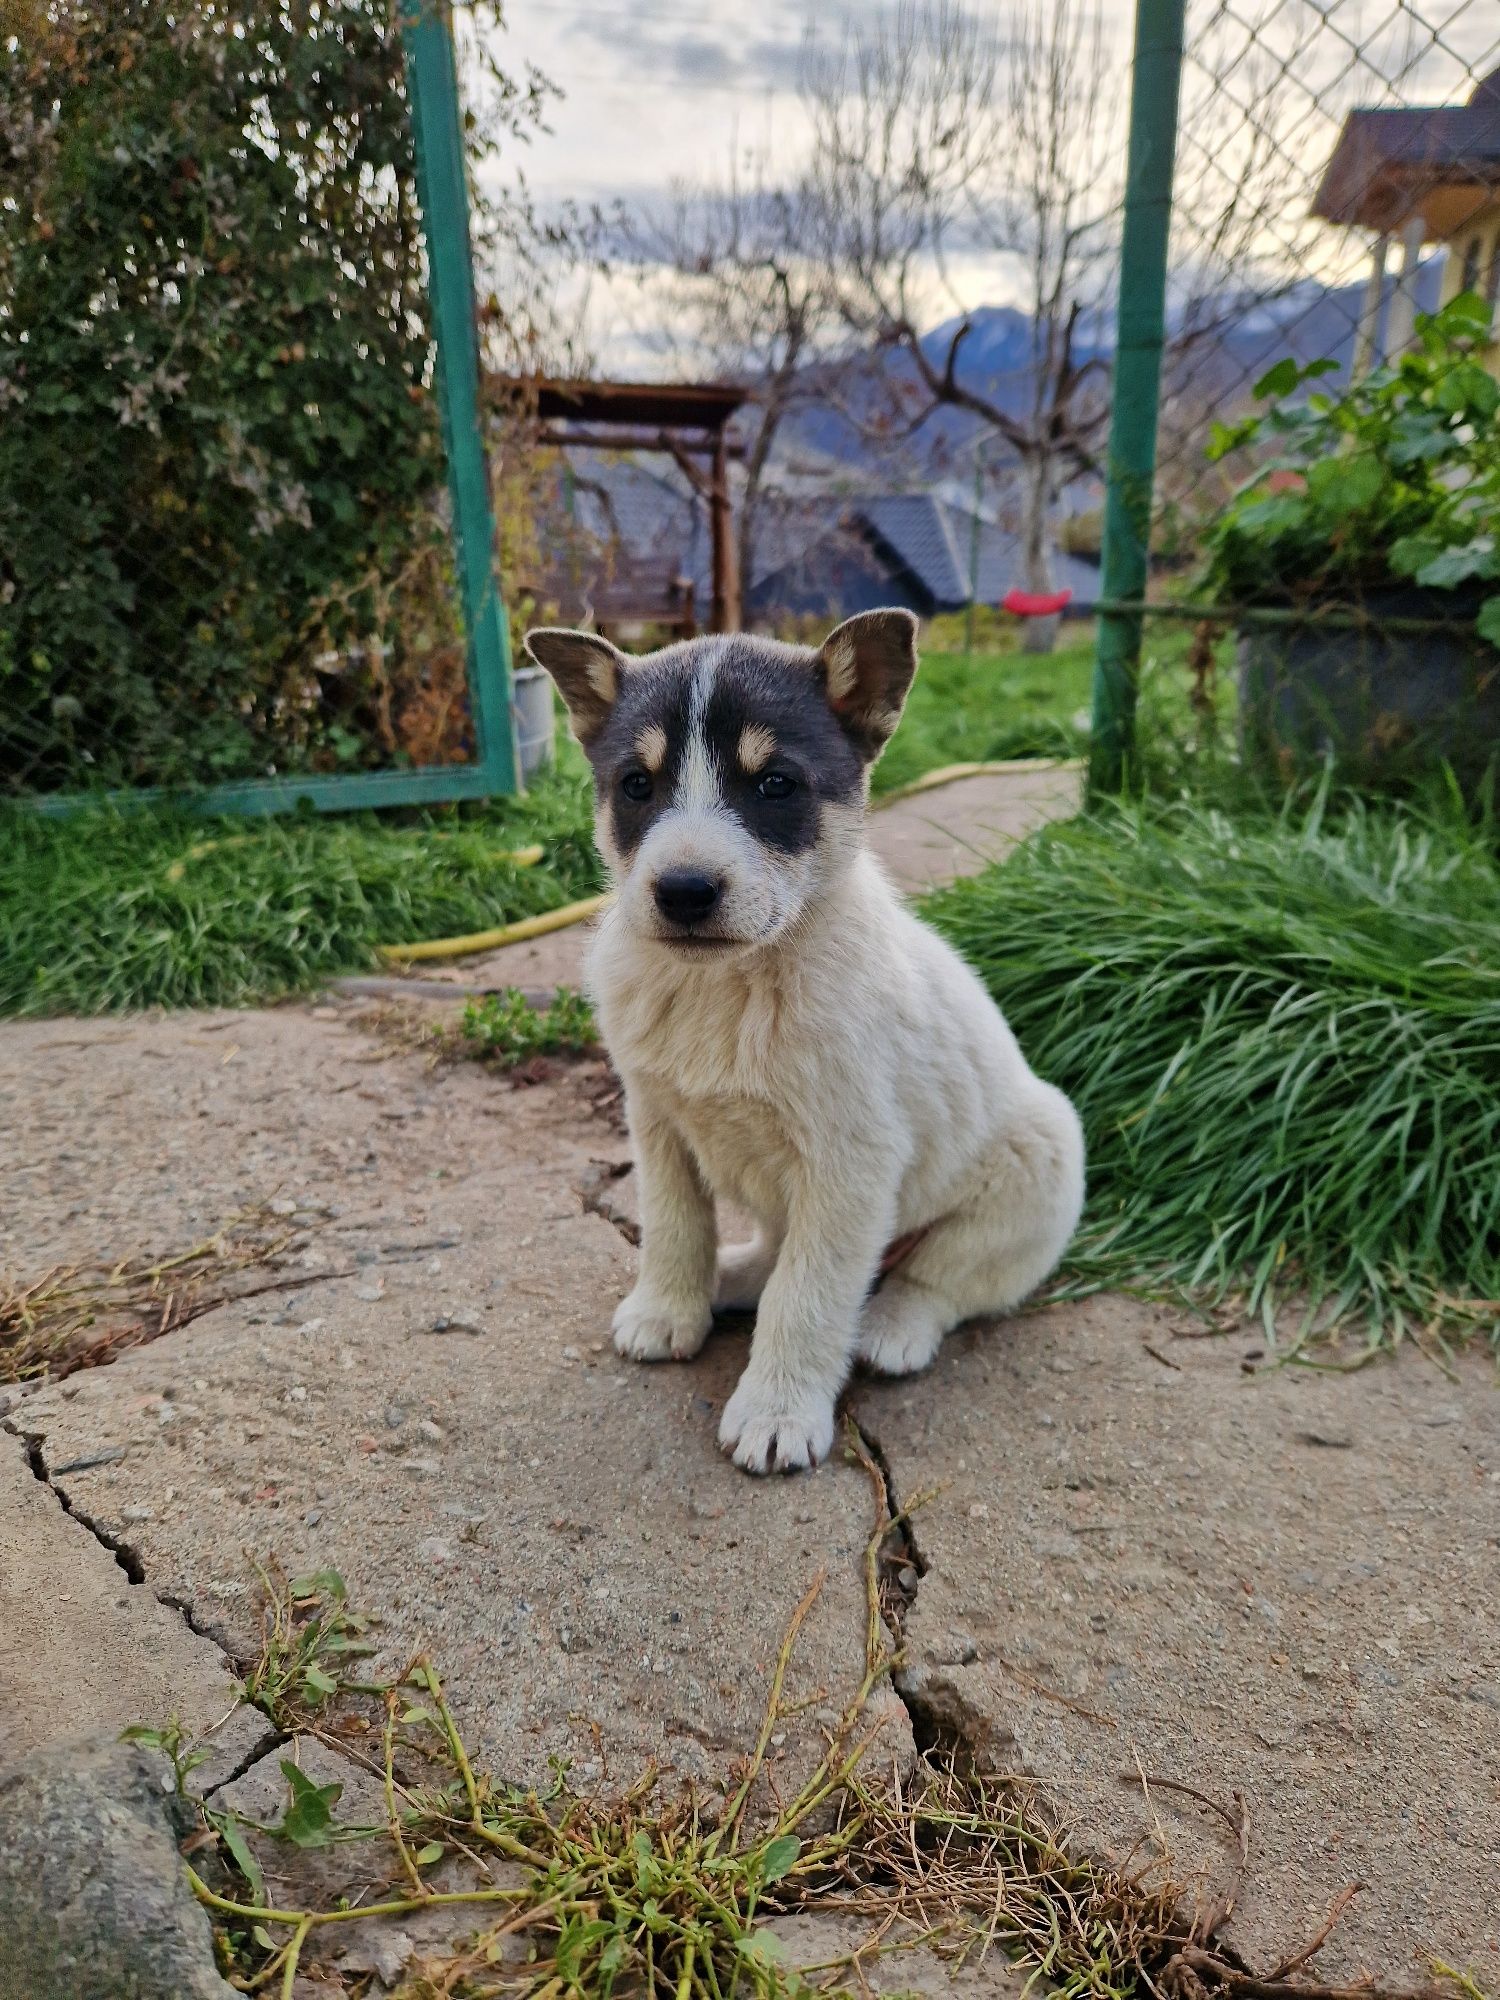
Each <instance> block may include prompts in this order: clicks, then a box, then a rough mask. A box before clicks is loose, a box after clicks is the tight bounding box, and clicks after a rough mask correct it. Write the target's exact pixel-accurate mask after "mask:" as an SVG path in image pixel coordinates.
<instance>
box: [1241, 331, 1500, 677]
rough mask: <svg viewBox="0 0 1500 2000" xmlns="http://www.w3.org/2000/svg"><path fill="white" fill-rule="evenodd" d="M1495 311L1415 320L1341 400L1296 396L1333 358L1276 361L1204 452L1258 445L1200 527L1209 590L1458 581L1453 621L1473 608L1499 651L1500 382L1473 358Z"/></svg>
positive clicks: (1287, 595) (1266, 593) (1266, 598)
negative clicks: (1243, 413)
mask: <svg viewBox="0 0 1500 2000" xmlns="http://www.w3.org/2000/svg"><path fill="white" fill-rule="evenodd" d="M1491 316H1492V315H1491V308H1490V307H1489V306H1488V305H1487V304H1485V302H1484V301H1483V300H1482V299H1480V298H1478V297H1476V296H1475V295H1474V294H1472V293H1465V294H1463V295H1461V296H1460V297H1459V298H1456V299H1454V300H1452V301H1451V302H1450V303H1449V304H1448V305H1447V306H1445V307H1444V308H1443V310H1442V311H1441V312H1439V313H1436V314H1433V315H1430V316H1426V315H1424V316H1423V317H1421V318H1420V319H1419V320H1418V338H1417V344H1416V346H1415V347H1414V348H1413V349H1412V350H1411V351H1409V352H1408V353H1405V354H1403V355H1401V356H1400V358H1399V359H1398V360H1396V361H1394V362H1392V363H1391V364H1390V365H1389V366H1387V367H1384V368H1379V369H1377V370H1375V371H1374V372H1373V373H1372V374H1370V375H1367V376H1365V377H1364V378H1363V380H1361V381H1358V382H1354V383H1351V384H1349V386H1348V387H1347V388H1345V389H1344V390H1343V392H1342V394H1339V395H1330V394H1327V393H1325V392H1324V391H1322V390H1313V391H1311V392H1310V393H1305V392H1306V389H1307V384H1308V383H1309V382H1311V381H1314V380H1316V379H1317V378H1318V377H1320V376H1323V375H1326V374H1328V373H1329V372H1330V371H1332V370H1334V369H1335V368H1336V367H1337V363H1335V362H1331V361H1315V362H1312V363H1311V364H1310V365H1309V366H1307V367H1299V366H1298V365H1297V363H1296V362H1295V361H1291V360H1285V361H1280V362H1278V363H1277V365H1276V366H1275V367H1274V368H1273V369H1271V371H1270V372H1269V373H1268V374H1267V375H1265V376H1263V377H1262V379H1261V380H1260V381H1259V382H1258V383H1257V384H1256V387H1255V393H1256V394H1257V396H1260V397H1262V398H1264V399H1266V400H1267V402H1268V403H1269V407H1268V408H1267V409H1266V410H1264V411H1262V412H1261V413H1260V414H1259V415H1257V416H1252V417H1247V418H1245V419H1244V420H1243V421H1242V422H1240V423H1237V424H1233V425H1227V426H1226V425H1223V424H1216V425H1215V426H1214V433H1213V440H1212V443H1211V445H1210V452H1209V455H1210V457H1213V458H1223V457H1224V456H1225V455H1226V454H1228V453H1229V452H1232V451H1238V450H1241V449H1245V448H1250V449H1253V450H1255V451H1257V452H1259V453H1263V454H1265V455H1264V456H1262V457H1261V459H1260V462H1259V463H1258V464H1257V466H1256V469H1255V471H1254V473H1253V474H1252V476H1251V477H1250V479H1249V480H1248V481H1247V482H1246V483H1245V485H1244V486H1242V487H1241V489H1240V491H1239V492H1238V494H1236V496H1235V497H1234V499H1233V500H1232V501H1231V502H1230V504H1229V506H1228V507H1227V508H1226V509H1225V510H1224V512H1223V513H1222V514H1221V515H1220V516H1219V517H1218V519H1217V520H1216V522H1215V523H1214V525H1213V527H1212V529H1211V530H1210V532H1209V535H1208V538H1207V559H1206V564H1205V569H1204V574H1203V587H1204V589H1205V591H1206V592H1207V593H1208V594H1209V595H1211V596H1214V597H1218V598H1221V599H1223V600H1224V601H1226V602H1228V603H1231V604H1266V603H1271V604H1285V603H1288V602H1293V603H1297V602H1306V601H1310V600H1315V599H1323V598H1327V597H1330V596H1332V597H1346V598H1352V599H1357V598H1358V597H1360V596H1361V595H1363V594H1364V593H1366V592H1367V591H1369V590H1371V589H1375V588H1379V587H1382V586H1385V587H1390V586H1392V585H1397V586H1399V585H1404V584H1416V585H1419V586H1427V587H1431V588H1434V589H1441V590H1454V589H1457V588H1459V587H1461V586H1466V587H1467V589H1466V591H1465V594H1464V596H1463V597H1462V598H1461V599H1460V600H1459V601H1458V602H1456V604H1455V616H1457V617H1468V616H1476V622H1477V628H1478V630H1479V632H1480V634H1481V635H1482V636H1483V637H1485V638H1487V639H1489V640H1491V641H1492V642H1493V643H1494V644H1495V645H1497V646H1500V541H1497V523H1500V422H1497V411H1500V383H1497V382H1496V380H1495V378H1494V377H1493V376H1492V375H1490V374H1488V373H1487V372H1486V370H1485V369H1484V368H1483V366H1481V364H1480V361H1479V359H1478V355H1479V351H1480V349H1481V348H1482V346H1483V345H1484V343H1485V341H1486V340H1487V339H1488V336H1489V328H1490V321H1491ZM1491 585H1492V586H1494V587H1495V588H1494V591H1493V594H1491V593H1490V592H1489V591H1488V590H1487V589H1486V588H1485V586H1491Z"/></svg>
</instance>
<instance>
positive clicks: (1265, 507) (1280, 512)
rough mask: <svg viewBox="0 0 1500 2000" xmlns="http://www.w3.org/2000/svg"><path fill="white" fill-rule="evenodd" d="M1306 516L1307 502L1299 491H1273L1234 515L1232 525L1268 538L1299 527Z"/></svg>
mask: <svg viewBox="0 0 1500 2000" xmlns="http://www.w3.org/2000/svg"><path fill="white" fill-rule="evenodd" d="M1306 518H1307V502H1306V501H1305V500H1304V499H1303V497H1302V495H1301V494H1300V493H1273V494H1271V495H1270V497H1269V498H1268V499H1265V500H1255V501H1252V502H1251V504H1250V505H1249V506H1248V507H1245V508H1243V509H1241V511H1240V512H1239V514H1237V515H1236V516H1235V521H1234V525H1235V527H1237V528H1243V529H1245V530H1246V531H1247V532H1248V533H1253V534H1255V535H1256V536H1257V537H1262V536H1263V537H1265V538H1267V539H1270V538H1271V537H1273V536H1276V535H1281V534H1285V533H1286V531H1287V530H1288V529H1289V528H1300V527H1301V526H1302V524H1303V522H1304V521H1305V520H1306Z"/></svg>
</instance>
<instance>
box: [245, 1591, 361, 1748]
mask: <svg viewBox="0 0 1500 2000" xmlns="http://www.w3.org/2000/svg"><path fill="white" fill-rule="evenodd" d="M257 1574H258V1576H259V1577H260V1582H261V1593H262V1611H261V1624H262V1633H261V1649H260V1657H259V1658H258V1659H257V1660H256V1662H255V1664H254V1665H253V1666H252V1667H251V1669H250V1671H249V1673H248V1674H247V1675H246V1676H245V1699H246V1700H247V1701H248V1702H250V1703H252V1704H253V1705H254V1706H255V1707H256V1708H258V1709H259V1710H260V1711H261V1713H262V1714H263V1715H265V1716H267V1717H268V1718H269V1719H270V1721H271V1722H273V1723H274V1724H275V1726H276V1727H277V1729H279V1730H280V1731H281V1732H282V1734H283V1735H284V1736H290V1735H291V1734H293V1733H294V1731H296V1730H298V1729H300V1728H302V1727H304V1726H305V1725H306V1724H307V1723H308V1722H309V1721H310V1720H312V1718H313V1717H315V1716H316V1715H317V1714H318V1713H319V1712H320V1711H321V1710H323V1709H324V1708H325V1707H326V1706H327V1704H328V1703H329V1702H330V1701H332V1700H333V1699H334V1697H335V1696H337V1695H340V1694H354V1693H365V1692H370V1691H372V1687H373V1684H371V1683H366V1682H362V1681H358V1680H355V1679H353V1678H351V1677H350V1676H349V1674H348V1673H347V1671H346V1668H347V1664H348V1662H349V1661H351V1660H355V1659H361V1658H365V1657H367V1656H368V1655H369V1654H371V1653H373V1652H374V1650H375V1648H374V1646H373V1645H372V1644H371V1642H370V1641H369V1640H368V1639H367V1638H366V1637H365V1634H366V1632H367V1631H368V1629H369V1626H368V1621H367V1620H366V1619H364V1618H361V1617H358V1616H357V1615H356V1614H355V1613H354V1612H352V1611H351V1610H350V1609H349V1606H348V1601H347V1600H348V1592H347V1591H346V1589H345V1587H344V1579H343V1578H342V1577H341V1576H340V1575H339V1573H338V1571H337V1570H336V1569H320V1570H318V1571H317V1572H316V1574H314V1575H312V1576H300V1577H294V1578H292V1579H291V1581H290V1582H288V1581H287V1579H286V1578H285V1577H284V1576H283V1575H282V1574H281V1572H280V1570H279V1569H277V1568H276V1567H275V1565H274V1564H273V1565H271V1566H270V1567H269V1568H265V1569H257ZM373 1691H375V1692H379V1690H378V1689H374V1690H373Z"/></svg>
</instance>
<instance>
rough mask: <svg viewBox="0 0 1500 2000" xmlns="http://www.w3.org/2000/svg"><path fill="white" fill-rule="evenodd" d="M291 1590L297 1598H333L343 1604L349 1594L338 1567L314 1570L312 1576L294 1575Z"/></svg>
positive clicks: (337, 1602) (335, 1601)
mask: <svg viewBox="0 0 1500 2000" xmlns="http://www.w3.org/2000/svg"><path fill="white" fill-rule="evenodd" d="M291 1592H292V1595H293V1597H297V1598H309V1597H316V1598H331V1599H332V1600H333V1602H334V1603H335V1604H342V1603H343V1601H344V1599H345V1598H346V1597H347V1596H348V1594H349V1593H348V1590H347V1588H346V1586H345V1583H344V1579H343V1578H342V1577H341V1576H340V1575H339V1573H338V1571H337V1570H336V1569H319V1570H314V1571H313V1573H312V1575H311V1576H294V1577H293V1578H292V1582H291Z"/></svg>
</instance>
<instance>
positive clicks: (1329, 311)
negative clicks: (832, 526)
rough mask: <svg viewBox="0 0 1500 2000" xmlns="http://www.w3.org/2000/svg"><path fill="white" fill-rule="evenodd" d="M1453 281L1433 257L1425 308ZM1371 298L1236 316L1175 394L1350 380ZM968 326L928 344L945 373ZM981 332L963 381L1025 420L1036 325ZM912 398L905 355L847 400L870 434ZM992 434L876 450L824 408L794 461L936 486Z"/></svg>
mask: <svg viewBox="0 0 1500 2000" xmlns="http://www.w3.org/2000/svg"><path fill="white" fill-rule="evenodd" d="M1441 283H1442V258H1441V257H1432V258H1429V259H1428V260H1427V261H1426V262H1425V263H1423V264H1422V266H1421V267H1420V269H1419V271H1418V275H1417V304H1418V306H1419V308H1420V309H1421V310H1422V311H1424V312H1432V311H1435V310H1436V308H1437V302H1438V294H1439V291H1440V288H1441ZM1363 295H1364V286H1363V284H1362V283H1359V284H1351V285H1339V286H1327V285H1321V284H1318V283H1316V282H1315V281H1313V280H1306V281H1303V282H1302V283H1299V284H1297V285H1294V286H1291V287H1290V288H1289V289H1288V290H1287V291H1285V292H1283V293H1282V294H1280V295H1279V296H1278V297H1276V298H1274V299H1268V300H1266V301H1264V302H1262V303H1259V304H1256V305H1253V306H1251V307H1249V308H1248V309H1244V310H1240V311H1235V310H1233V309H1230V308H1226V315H1225V324H1224V325H1222V326H1219V327H1215V328H1214V329H1213V331H1212V332H1208V333H1204V334H1201V335H1199V336H1198V337H1197V338H1195V339H1193V340H1192V341H1191V343H1190V344H1189V345H1188V346H1187V347H1186V348H1185V349H1183V350H1180V351H1179V353H1178V354H1177V356H1176V357H1175V359H1174V356H1173V353H1172V350H1171V347H1170V345H1169V348H1168V357H1167V364H1166V379H1167V386H1168V389H1169V391H1170V389H1171V387H1172V386H1173V381H1174V375H1175V376H1176V377H1177V379H1178V380H1181V379H1183V378H1186V377H1190V379H1191V383H1192V388H1193V394H1194V397H1195V400H1197V401H1198V402H1205V401H1206V402H1208V403H1210V404H1212V403H1213V402H1214V401H1215V400H1218V401H1219V402H1221V404H1222V409H1223V410H1224V411H1226V412H1227V411H1228V410H1230V409H1232V408H1234V407H1236V406H1237V405H1239V404H1241V403H1242V402H1243V401H1244V400H1245V399H1246V398H1247V396H1248V394H1249V390H1250V387H1251V385H1252V384H1253V383H1254V382H1256V381H1257V380H1258V379H1259V377H1260V376H1261V375H1263V374H1264V373H1265V371H1266V370H1267V369H1268V368H1269V367H1270V366H1271V365H1272V363H1273V362H1276V361H1279V360H1280V359H1281V358H1282V356H1283V355H1291V356H1292V357H1293V358H1294V359H1295V360H1296V361H1298V362H1300V363H1302V364H1304V365H1305V364H1306V363H1307V362H1309V361H1318V360H1323V359H1325V358H1326V359H1328V360H1332V361H1336V362H1338V364H1339V366H1340V368H1341V369H1343V370H1344V371H1346V372H1347V370H1348V368H1349V365H1350V362H1351V361H1352V359H1353V354H1354V334H1355V328H1356V326H1357V325H1358V323H1359V315H1360V310H1361V306H1362V304H1363ZM1388 296H1389V288H1388ZM958 325H959V322H958V321H957V320H949V321H946V322H945V323H944V324H943V325H941V326H937V327H934V328H933V330H932V332H931V333H929V334H927V335H926V336H925V337H924V339H923V342H922V345H923V348H924V350H925V352H926V354H927V356H928V358H929V359H930V360H931V361H932V362H933V363H934V364H935V365H938V366H941V365H942V363H943V362H944V361H945V360H946V358H947V354H948V347H949V343H950V341H951V339H952V337H953V334H954V332H955V331H956V329H957V327H958ZM969 325H970V330H969V332H968V333H967V334H966V335H965V337H964V342H963V345H962V347H961V348H960V350H959V362H958V368H957V371H956V373H957V378H958V380H959V381H960V382H961V383H962V384H964V385H965V386H966V387H968V388H971V389H973V390H974V391H975V392H976V393H977V394H980V395H983V396H984V397H985V398H986V400H988V401H990V402H992V403H994V404H996V405H997V406H998V407H999V408H1000V409H1002V410H1005V411H1006V412H1008V413H1009V414H1011V415H1015V416H1019V415H1020V414H1021V413H1022V412H1023V411H1024V410H1025V409H1026V407H1027V406H1028V404H1029V401H1030V394H1031V376H1030V368H1031V326H1030V321H1029V319H1028V318H1027V315H1026V314H1025V313H1023V312H1021V311H1020V310H1018V309H1017V308H1016V307H1015V306H981V307H979V308H978V309H977V310H976V311H975V312H973V313H971V314H970V315H969ZM1170 331H1176V332H1179V333H1180V331H1181V321H1180V316H1179V321H1178V325H1177V327H1176V328H1175V329H1172V330H1170ZM1170 331H1169V340H1170ZM1112 340H1113V326H1112V325H1107V326H1104V327H1099V328H1097V329H1096V330H1093V332H1092V336H1090V334H1089V333H1085V335H1084V337H1083V338H1082V339H1080V340H1079V341H1078V342H1077V343H1076V347H1075V355H1076V358H1077V359H1078V360H1079V361H1086V360H1088V359H1090V358H1092V357H1101V358H1105V359H1107V358H1108V357H1109V355H1110V353H1111V351H1112ZM906 397H913V398H915V399H916V401H917V404H918V406H919V405H920V400H921V399H920V392H919V386H918V381H917V375H916V370H915V368H914V366H913V364H912V362H911V360H910V358H909V357H907V356H905V355H903V354H899V353H886V354H878V355H872V356H871V357H870V358H869V360H868V361H867V362H866V363H865V364H864V366H863V367H862V368H861V369H859V370H856V371H855V372H854V374H853V375H852V377H849V378H848V379H841V381H840V400H841V401H842V402H844V403H845V404H846V405H847V406H849V407H850V408H851V409H852V410H853V411H854V412H855V414H856V416H857V417H858V418H859V419H861V420H862V421H863V423H864V424H866V425H869V426H875V427H877V428H878V427H879V426H880V423H881V421H882V418H883V416H884V415H885V413H888V412H889V411H891V410H892V409H893V408H895V407H897V406H898V405H899V404H900V403H901V401H902V400H903V398H906ZM983 430H984V424H983V421H982V419H980V418H978V417H975V416H972V415H970V414H969V413H968V412H967V411H965V410H958V409H943V410H939V411H936V412H935V413H934V414H933V415H932V416H931V417H930V418H928V420H927V421H926V422H925V423H924V424H923V425H922V427H921V429H920V430H919V431H918V432H917V433H916V434H915V435H914V436H913V437H912V438H911V439H910V440H908V441H905V442H903V443H901V444H899V445H896V444H892V443H890V442H886V441H885V440H884V439H880V438H877V439H875V440H874V441H872V440H871V439H870V438H869V437H866V436H864V435H862V433H861V428H860V425H859V424H858V423H854V422H851V421H849V419H848V418H846V417H845V416H843V415H841V414H839V413H838V412H837V411H834V410H831V409H827V408H820V407H817V406H813V407H811V408H809V409H807V410H805V411H803V412H801V413H799V415H798V417H797V418H796V420H795V422H794V423H791V424H789V425H788V426H787V429H786V431H785V433H784V442H783V445H782V456H784V457H795V454H796V452H797V451H798V450H799V449H805V450H807V451H808V452H810V453H812V454H815V455H817V456H818V457H819V458H822V459H832V460H836V461H839V462H841V463H843V464H845V465H848V466H849V467H850V468H851V469H852V468H858V469H860V470H861V471H866V472H869V471H873V470H875V469H876V468H877V467H878V468H879V469H880V470H881V472H882V473H883V474H885V475H886V476H891V477H896V478H898V479H899V478H900V477H903V476H904V477H907V478H910V479H912V480H929V479H931V478H933V477H935V476H939V475H941V474H948V475H952V474H953V473H954V472H955V471H956V470H957V469H958V468H959V467H961V466H962V465H965V464H967V463H968V462H969V458H968V447H969V446H971V444H972V442H973V440H975V439H976V438H977V437H979V436H980V435H981V434H982V433H983Z"/></svg>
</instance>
